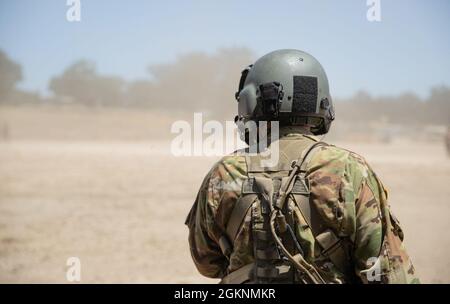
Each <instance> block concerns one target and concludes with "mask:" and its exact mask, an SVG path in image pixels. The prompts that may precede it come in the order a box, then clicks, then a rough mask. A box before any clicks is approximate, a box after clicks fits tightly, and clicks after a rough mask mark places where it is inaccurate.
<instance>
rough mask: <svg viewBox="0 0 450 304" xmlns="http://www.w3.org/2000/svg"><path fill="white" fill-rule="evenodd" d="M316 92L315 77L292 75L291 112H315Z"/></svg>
mask: <svg viewBox="0 0 450 304" xmlns="http://www.w3.org/2000/svg"><path fill="white" fill-rule="evenodd" d="M317 94H318V92H317V77H312V76H294V97H293V100H292V112H293V113H315V112H316V104H317Z"/></svg>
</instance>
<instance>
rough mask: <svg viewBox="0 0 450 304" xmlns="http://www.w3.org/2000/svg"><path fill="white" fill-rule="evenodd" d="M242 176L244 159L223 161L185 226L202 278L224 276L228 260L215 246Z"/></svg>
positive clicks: (205, 183) (212, 173)
mask: <svg viewBox="0 0 450 304" xmlns="http://www.w3.org/2000/svg"><path fill="white" fill-rule="evenodd" d="M245 174H246V164H245V159H242V158H241V157H237V156H233V155H232V156H227V157H224V158H223V159H222V160H220V161H219V162H218V163H217V164H216V165H215V166H214V167H213V168H212V169H211V171H210V172H209V173H208V174H207V175H206V177H205V179H204V181H203V183H202V185H201V187H200V190H199V192H198V194H197V198H196V200H195V202H194V205H193V207H192V209H191V211H190V212H189V215H188V218H187V220H186V224H187V225H188V227H189V246H190V250H191V256H192V259H193V260H194V263H195V265H196V267H197V269H198V271H199V272H200V273H201V274H203V275H204V276H207V277H210V278H221V277H223V276H224V275H225V274H226V269H227V267H228V260H227V258H226V257H225V256H224V255H223V254H222V251H221V250H220V247H219V245H218V244H219V239H220V237H221V236H222V235H223V233H224V232H223V231H224V229H225V225H226V223H227V219H228V217H229V213H230V211H231V209H232V207H233V206H234V202H235V201H236V200H237V197H239V194H240V191H241V185H242V179H243V178H244V177H245Z"/></svg>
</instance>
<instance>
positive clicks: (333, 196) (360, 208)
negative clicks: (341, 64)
mask: <svg viewBox="0 0 450 304" xmlns="http://www.w3.org/2000/svg"><path fill="white" fill-rule="evenodd" d="M236 99H237V101H238V114H239V115H238V116H237V118H236V121H237V122H240V123H247V122H261V121H269V127H268V132H267V134H266V135H268V134H269V133H270V132H274V131H275V126H277V125H279V138H278V140H275V141H271V142H270V146H269V147H268V149H267V151H269V152H270V151H272V150H273V147H274V145H277V147H278V149H279V160H278V162H277V163H276V164H275V165H274V166H271V167H268V166H265V165H264V163H263V162H262V160H263V159H264V156H263V153H262V152H263V151H259V152H260V153H256V154H252V153H250V150H251V149H246V150H244V151H236V152H235V153H233V154H232V155H228V156H225V157H223V158H222V159H221V160H220V161H219V162H218V163H216V164H215V165H214V166H213V168H212V169H211V171H210V172H209V173H208V174H207V176H206V177H205V179H204V181H203V183H202V185H201V187H200V190H199V192H198V195H197V198H196V200H195V203H194V205H193V207H192V209H191V211H190V212H189V215H188V217H187V219H186V225H188V227H189V245H190V249H191V255H192V258H193V260H194V263H195V265H196V267H197V269H198V271H199V272H200V273H201V274H203V275H204V276H207V277H210V278H221V279H222V281H221V282H222V283H371V282H374V283H376V282H379V283H418V282H419V280H418V279H417V277H416V276H415V271H414V267H413V265H412V263H411V260H410V258H409V257H408V254H407V252H406V250H405V248H404V246H403V244H402V241H403V232H402V229H401V227H400V225H399V222H398V221H397V219H396V218H395V217H394V216H393V214H392V212H391V211H390V209H389V205H388V195H387V191H386V189H385V188H384V187H383V184H382V183H381V181H380V179H379V178H378V177H377V176H376V174H375V173H374V172H373V170H372V169H371V168H370V167H369V165H368V164H367V162H366V161H365V160H364V158H362V157H361V156H359V155H357V154H356V153H354V152H351V151H348V150H345V149H341V148H338V147H335V146H332V145H328V144H326V143H324V142H321V141H319V140H318V138H317V137H316V136H318V135H323V134H326V133H327V132H328V130H329V128H330V125H331V122H332V121H333V120H334V117H335V114H334V108H333V103H332V101H331V96H330V94H329V87H328V80H327V76H326V74H325V71H324V70H323V68H322V66H321V65H320V63H319V62H318V61H317V60H316V59H315V58H314V57H312V56H311V55H309V54H307V53H305V52H302V51H298V50H278V51H274V52H272V53H269V54H267V55H265V56H263V57H262V58H260V59H259V60H257V61H256V62H255V63H254V64H253V65H250V66H249V67H248V68H246V69H245V70H244V71H243V72H242V75H241V79H240V82H239V90H238V92H237V93H236ZM242 134H243V135H244V138H245V140H246V142H247V143H248V144H250V148H251V147H252V145H253V144H255V143H254V142H252V141H251V140H250V139H249V129H248V128H247V129H244V131H243V132H242ZM267 138H268V136H267V137H266V138H264V137H263V136H259V137H258V142H257V144H259V143H260V141H261V140H264V139H267ZM267 151H264V152H267Z"/></svg>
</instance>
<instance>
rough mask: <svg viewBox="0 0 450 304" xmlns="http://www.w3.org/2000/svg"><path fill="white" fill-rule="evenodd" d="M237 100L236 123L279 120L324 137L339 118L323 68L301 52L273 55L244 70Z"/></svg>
mask: <svg viewBox="0 0 450 304" xmlns="http://www.w3.org/2000/svg"><path fill="white" fill-rule="evenodd" d="M236 100H237V101H238V116H236V118H235V121H236V122H238V121H239V122H243V123H246V122H247V121H249V120H253V121H262V120H265V121H274V120H275V121H279V122H280V126H283V125H291V126H306V127H309V128H310V130H311V132H312V133H313V134H315V135H321V134H325V133H327V132H328V130H329V129H330V125H331V122H332V121H333V120H334V118H335V113H334V107H333V103H332V100H331V96H330V90H329V86H328V78H327V75H326V73H325V71H324V69H323V67H322V65H321V64H320V63H319V61H317V59H315V58H314V57H313V56H311V55H310V54H308V53H306V52H303V51H299V50H290V49H286V50H277V51H273V52H271V53H269V54H267V55H264V56H263V57H261V58H260V59H258V60H257V61H256V62H255V63H254V64H252V65H250V66H248V67H247V68H246V69H244V70H243V71H242V75H241V79H240V81H239V89H238V91H237V92H236Z"/></svg>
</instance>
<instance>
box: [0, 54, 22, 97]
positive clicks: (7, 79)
mask: <svg viewBox="0 0 450 304" xmlns="http://www.w3.org/2000/svg"><path fill="white" fill-rule="evenodd" d="M20 80H22V68H21V66H20V65H19V64H18V63H16V62H14V61H12V60H11V59H9V58H8V56H7V55H6V54H5V53H4V52H3V51H2V50H0V102H6V101H8V100H9V99H10V98H11V95H13V94H14V92H15V91H16V84H17V83H18V82H19V81H20Z"/></svg>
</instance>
